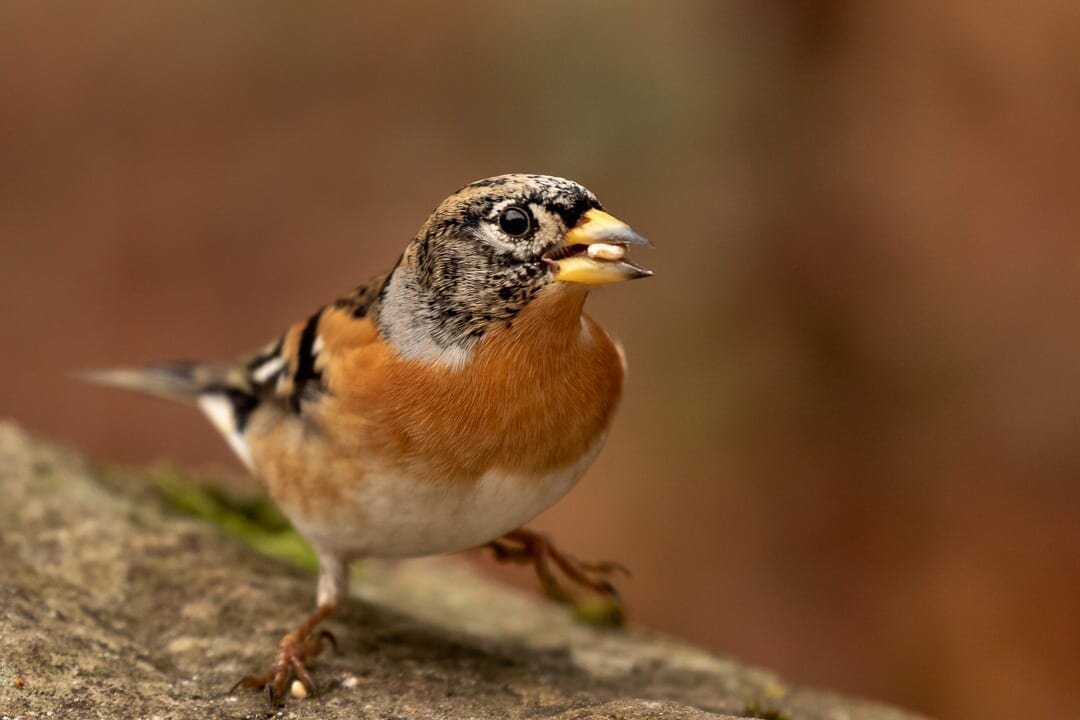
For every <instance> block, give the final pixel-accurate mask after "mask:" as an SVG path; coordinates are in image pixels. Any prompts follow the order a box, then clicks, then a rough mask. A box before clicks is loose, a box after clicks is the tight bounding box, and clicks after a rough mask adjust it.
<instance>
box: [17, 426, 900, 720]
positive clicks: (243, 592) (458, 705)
mask: <svg viewBox="0 0 1080 720" xmlns="http://www.w3.org/2000/svg"><path fill="white" fill-rule="evenodd" d="M0 497H2V501H0V716H6V717H17V718H23V717H26V718H30V717H49V716H51V717H58V718H120V717H123V718H144V717H145V718H181V717H183V718H191V717H199V718H250V717H266V716H267V715H269V714H271V713H270V712H269V711H268V710H267V707H266V704H265V701H264V700H263V698H262V697H261V696H259V695H257V694H255V693H251V692H249V691H245V692H241V693H239V694H237V695H228V694H227V690H228V688H229V686H230V685H231V684H232V683H233V682H234V681H235V680H237V679H238V678H239V677H241V676H242V675H244V674H246V673H248V672H251V671H254V670H262V669H263V668H264V667H265V665H266V663H267V662H268V661H269V659H270V656H271V654H272V651H273V647H274V643H275V642H276V641H277V639H278V637H279V636H280V635H281V634H282V633H283V632H285V631H286V630H288V629H289V628H290V626H291V625H293V624H294V623H295V622H296V621H298V620H299V619H300V618H301V617H302V615H303V614H304V613H306V612H307V611H308V609H309V604H310V603H311V600H312V595H313V587H314V583H313V576H311V575H310V574H309V573H307V572H304V571H301V570H298V569H296V568H294V567H292V566H290V565H287V564H285V563H282V562H280V561H277V560H273V559H270V558H267V557H265V556H262V555H260V554H257V553H255V552H254V551H252V550H251V549H249V548H248V547H247V546H245V545H243V544H241V543H239V542H237V541H235V540H232V539H230V538H228V537H226V536H225V535H223V534H222V533H221V532H220V531H219V530H218V529H217V528H215V527H213V526H210V525H207V524H205V523H202V522H199V521H196V520H193V519H189V518H184V517H180V516H177V515H176V514H175V513H173V512H170V510H169V508H168V506H167V505H166V504H165V503H164V502H163V501H162V499H161V497H160V495H159V494H158V493H157V492H156V491H155V490H154V489H153V487H152V485H151V484H150V483H149V482H147V481H146V479H145V478H142V477H140V476H138V475H130V476H127V477H122V478H117V477H116V476H114V475H112V474H109V473H103V472H99V471H96V470H95V469H94V468H93V467H92V466H90V464H89V463H87V462H86V461H85V460H83V459H81V458H79V457H77V456H75V455H73V454H72V453H70V452H67V451H63V450H59V449H57V448H55V447H52V446H50V445H48V444H46V443H42V442H40V441H37V440H35V439H33V438H31V437H30V436H28V435H27V434H26V433H24V432H23V431H22V430H20V429H19V428H17V427H16V426H15V425H14V424H11V423H7V424H0ZM354 596H355V598H356V599H354V600H353V601H351V602H350V603H349V604H348V606H347V607H346V608H345V610H344V611H343V612H342V613H341V614H340V615H338V616H337V617H336V618H334V619H333V620H332V621H331V622H329V623H328V627H329V629H331V630H332V631H333V632H334V634H335V635H336V636H337V638H338V640H339V643H340V646H341V652H340V654H336V655H335V654H332V653H326V654H324V655H322V656H320V657H319V658H318V659H317V660H316V662H315V664H314V668H313V669H314V672H315V674H316V680H317V682H318V684H319V686H320V689H321V695H320V697H319V698H317V699H307V700H302V701H300V700H292V699H290V700H289V702H288V703H287V705H286V706H285V707H284V708H281V709H278V710H277V711H275V712H274V714H276V715H278V716H280V717H290V718H291V717H296V718H331V719H333V718H411V717H418V718H419V717H424V718H428V717H430V718H555V719H558V720H592V719H600V718H605V719H606V718H658V719H660V718H663V719H670V720H699V719H703V718H715V717H727V716H732V715H735V716H745V715H752V714H754V713H756V714H758V715H761V716H765V717H777V716H778V715H777V713H782V715H780V716H782V717H785V718H790V719H791V720H802V719H805V720H903V719H907V718H914V717H915V716H914V715H911V714H909V713H905V712H902V711H899V710H894V709H891V708H888V707H885V706H882V705H878V704H874V703H869V702H865V701H861V700H852V699H848V698H842V697H838V696H834V695H830V694H825V693H819V692H816V691H810V690H804V689H799V688H794V687H791V686H789V685H787V684H786V683H785V682H784V681H782V680H781V679H780V678H778V677H776V676H775V675H774V674H772V673H770V672H768V671H764V670H760V669H756V668H752V667H748V666H745V665H742V664H739V663H737V662H735V661H733V660H730V659H725V658H723V657H719V656H716V655H713V654H710V653H706V652H703V651H701V650H698V649H695V648H693V647H690V646H688V645H685V644H683V643H679V642H675V641H673V640H670V639H667V638H664V637H661V636H658V635H656V634H653V633H650V632H647V631H644V630H641V629H637V628H629V629H624V630H619V631H612V630H601V629H596V628H590V627H586V626H583V625H581V624H579V623H577V622H575V621H574V620H573V618H572V617H571V615H570V613H568V612H567V611H566V610H565V609H563V608H560V607H557V606H554V605H550V604H547V603H544V602H542V601H540V600H537V599H534V598H532V597H530V596H527V595H524V594H522V593H519V592H517V591H512V590H509V589H505V588H502V587H500V586H498V585H495V584H494V583H492V582H490V581H488V580H485V579H483V578H481V577H479V576H477V575H476V574H474V573H473V572H472V571H470V570H469V569H468V568H467V567H466V566H464V565H462V564H461V563H459V562H455V561H453V560H452V559H451V560H446V559H444V560H430V561H417V562H410V563H402V564H400V565H397V566H389V565H376V564H372V563H368V564H365V565H364V566H363V572H362V573H361V577H360V578H359V579H358V580H357V581H356V582H355V583H354Z"/></svg>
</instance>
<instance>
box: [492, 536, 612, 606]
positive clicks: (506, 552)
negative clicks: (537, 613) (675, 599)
mask: <svg viewBox="0 0 1080 720" xmlns="http://www.w3.org/2000/svg"><path fill="white" fill-rule="evenodd" d="M488 547H490V548H491V549H492V551H493V552H494V553H495V559H496V560H498V561H499V562H513V563H518V564H526V563H532V565H533V568H534V569H535V570H536V576H537V578H539V579H540V585H541V587H542V588H543V589H544V593H545V594H546V595H547V596H548V597H550V598H552V599H554V600H558V601H560V602H565V603H571V604H577V598H575V596H574V594H573V593H571V592H570V591H568V590H567V589H566V588H565V587H564V586H563V584H562V583H560V582H559V579H558V577H557V576H556V574H555V569H556V568H557V569H558V570H559V571H560V572H561V573H562V574H563V575H564V576H565V577H566V579H567V580H569V581H571V582H572V583H574V584H575V585H578V586H580V587H584V588H586V589H588V590H591V591H592V592H594V593H596V594H599V595H602V596H605V597H607V598H609V599H611V600H613V601H615V602H618V599H619V593H618V591H616V590H615V586H614V585H612V584H611V581H610V580H608V577H609V576H611V575H612V574H614V573H622V574H624V575H627V576H629V575H630V571H629V570H627V569H626V567H624V566H623V565H621V564H620V563H617V562H612V561H610V560H603V561H600V562H582V561H581V560H578V559H577V558H574V557H573V556H571V555H568V554H566V553H564V552H562V551H561V550H559V549H558V548H556V547H555V546H554V545H553V544H552V542H551V540H550V539H549V538H548V537H547V536H546V535H542V534H540V533H537V532H533V531H532V530H526V529H525V528H521V529H518V530H514V531H513V532H510V533H507V534H506V535H503V536H502V537H501V538H499V539H498V540H493V541H492V542H490V543H489V544H488Z"/></svg>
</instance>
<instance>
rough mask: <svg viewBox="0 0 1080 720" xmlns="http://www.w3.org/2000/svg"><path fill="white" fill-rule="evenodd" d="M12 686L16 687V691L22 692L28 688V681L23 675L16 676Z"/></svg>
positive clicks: (12, 679)
mask: <svg viewBox="0 0 1080 720" xmlns="http://www.w3.org/2000/svg"><path fill="white" fill-rule="evenodd" d="M11 684H12V685H14V686H15V689H16V690H22V689H23V688H24V687H26V679H25V678H23V676H22V675H16V676H15V677H13V678H11Z"/></svg>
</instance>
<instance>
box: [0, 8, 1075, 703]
mask: <svg viewBox="0 0 1080 720" xmlns="http://www.w3.org/2000/svg"><path fill="white" fill-rule="evenodd" d="M386 5H387V4H379V5H372V6H370V7H366V6H362V5H361V4H359V3H347V2H340V3H321V4H309V3H293V2H287V1H286V0H260V2H230V3H220V2H213V1H212V0H196V1H194V2H193V1H190V0H185V1H184V2H180V1H179V0H156V1H155V2H145V3H93V4H91V3H63V4H61V3H44V2H21V1H9V2H5V3H3V4H2V5H0V68H2V69H0V308H2V310H3V313H4V328H5V332H4V342H3V354H2V356H0V378H2V380H0V413H2V414H3V415H12V416H14V417H16V418H17V419H18V420H20V421H22V422H23V423H25V424H27V425H28V426H30V427H31V428H34V429H36V430H38V431H40V432H43V433H46V434H49V435H51V436H55V437H58V438H61V439H63V440H65V441H67V442H69V443H71V444H73V445H76V446H79V447H82V448H86V449H88V450H89V451H90V452H91V453H92V454H93V455H94V456H95V457H97V458H99V459H102V460H109V461H122V462H128V463H142V462H150V461H154V460H156V459H159V458H173V459H176V460H177V461H179V462H182V463H183V464H186V465H188V466H206V465H219V466H221V467H223V468H227V469H228V472H230V473H232V474H235V475H236V476H237V477H241V476H242V473H241V471H240V469H239V465H238V464H237V463H236V462H234V461H233V460H232V459H231V458H230V457H229V455H228V452H227V451H226V449H225V446H224V444H223V443H222V442H221V441H220V440H219V439H218V438H217V437H216V436H215V435H214V433H213V431H212V430H211V429H210V426H209V425H208V424H206V423H205V422H204V421H203V420H202V419H201V418H199V417H197V416H196V414H195V413H193V412H191V411H190V410H186V409H183V408H178V407H173V406H169V405H166V404H163V403H160V404H159V403H156V402H154V401H150V400H143V399H140V398H135V397H130V396H127V395H123V394H109V393H107V392H106V391H102V390H98V389H93V388H87V387H81V386H79V385H78V384H76V383H74V382H72V381H69V380H68V379H67V378H66V377H65V373H66V372H68V371H70V370H73V369H77V368H85V367H95V366H108V365H115V364H126V363H139V362H152V361H157V360H163V359H173V358H188V357H206V358H221V359H224V358H228V357H231V356H233V355H236V354H238V353H241V352H244V351H247V350H248V349H250V348H253V347H255V346H257V345H260V344H261V343H263V342H265V341H267V340H268V339H270V338H272V337H274V336H275V335H276V334H277V333H278V332H279V331H280V330H281V329H282V328H283V327H284V324H285V323H286V322H288V321H292V320H294V319H297V318H301V317H304V316H305V315H306V314H307V313H308V312H309V311H310V310H311V309H313V308H314V307H316V306H317V305H319V304H321V303H323V302H325V301H327V300H329V299H331V298H332V297H334V296H335V295H336V293H338V292H339V291H341V290H344V289H346V288H348V287H350V286H352V285H353V284H355V283H356V282H359V281H361V280H363V279H366V278H367V277H368V276H369V275H371V274H374V273H376V272H379V271H382V270H384V269H385V268H387V267H389V265H390V264H391V263H392V262H393V261H394V260H395V258H396V257H397V254H398V253H399V252H400V249H401V248H402V247H403V245H404V243H405V242H406V241H407V240H408V239H409V238H410V237H411V236H412V234H413V233H414V232H415V230H416V228H417V227H418V226H419V224H420V223H421V222H422V220H423V219H424V218H425V216H426V214H427V213H428V211H429V210H430V209H431V208H432V207H433V206H434V205H435V204H436V203H437V202H438V201H439V200H441V199H442V198H443V197H444V196H445V195H447V194H448V193H449V192H451V191H453V190H455V189H456V188H458V187H459V186H461V185H463V184H464V183H466V182H468V181H471V180H474V179H477V178H480V177H484V176H487V175H493V174H497V173H502V172H507V171H529V172H544V173H552V174H558V175H565V176H568V177H571V178H575V179H577V180H580V181H581V182H583V183H585V184H586V185H588V186H589V187H590V188H592V189H593V190H595V191H596V192H597V193H598V194H599V195H600V197H601V199H602V200H603V201H604V202H605V204H606V205H607V206H608V208H609V209H611V210H612V211H613V212H615V213H616V214H617V215H619V216H621V217H624V218H625V219H627V220H629V221H630V222H632V223H633V224H634V226H635V227H637V228H638V229H640V230H641V231H642V232H644V233H645V234H646V235H648V236H649V237H651V238H653V239H654V241H655V243H656V245H657V249H656V250H655V251H654V252H652V253H650V254H649V255H648V257H644V256H642V257H641V259H642V260H644V262H645V263H646V264H648V265H651V266H652V267H653V268H654V269H655V270H656V277H655V278H654V279H652V280H649V281H645V282H641V283H634V284H633V285H628V286H620V287H617V288H612V289H610V290H608V291H605V292H601V293H598V294H597V295H596V296H595V297H594V298H593V299H592V300H591V301H590V307H591V311H592V313H593V314H594V316H596V317H598V318H599V319H600V320H601V322H603V323H604V324H605V325H606V326H607V327H608V328H609V329H610V330H612V331H613V332H614V333H615V334H616V335H617V336H619V337H621V338H622V340H623V341H624V343H625V345H626V348H627V350H628V353H629V356H630V360H631V366H632V373H631V378H630V384H629V389H628V394H627V397H626V400H625V403H624V405H623V408H622V411H621V415H620V418H619V421H618V423H617V426H616V428H615V430H614V433H613V435H612V437H611V439H610V442H609V445H608V448H607V449H606V451H605V452H604V453H603V454H602V456H601V458H600V460H599V462H598V463H597V465H596V466H595V468H594V469H593V470H592V471H591V472H590V473H589V475H588V476H587V477H586V480H585V481H584V482H583V483H582V484H581V485H580V486H579V488H578V489H577V490H575V491H574V492H573V493H572V494H571V495H570V497H569V498H567V499H566V500H565V501H564V502H563V503H561V504H560V505H559V506H558V507H556V508H555V509H554V510H552V511H551V512H549V513H548V514H546V515H545V516H543V517H542V518H541V519H540V520H539V521H538V523H537V524H538V525H539V526H541V527H543V528H546V529H549V530H551V531H553V532H554V533H555V534H556V535H557V537H558V538H559V540H560V541H561V543H562V544H563V545H564V546H565V547H567V548H569V549H571V550H572V551H573V552H575V553H577V554H579V555H581V556H586V557H611V558H618V559H620V560H623V561H625V562H626V563H627V564H629V565H630V566H631V567H632V568H633V570H634V572H635V577H634V579H633V580H632V581H630V582H627V583H624V587H625V592H626V595H627V597H628V600H629V603H630V605H631V607H632V610H633V613H634V615H635V616H636V617H637V618H638V619H639V620H641V621H643V622H645V623H647V624H650V625H653V626H656V627H659V628H663V629H665V630H667V631H670V632H672V633H674V634H677V635H680V636H684V637H687V638H691V639H693V640H695V641H697V642H700V643H703V644H705V645H707V646H709V647H711V648H714V649H717V650H719V651H721V652H724V653H729V654H732V655H736V656H739V657H741V658H745V659H747V660H750V661H753V662H756V663H760V664H763V665H767V666H769V667H772V668H775V669H777V670H779V671H781V672H783V673H784V674H785V675H787V676H789V677H790V678H791V679H793V680H796V681H799V682H806V683H815V684H821V685H825V686H829V687H832V688H835V689H838V690H843V691H848V692H857V693H862V694H866V695H871V696H875V697H878V698H882V699H886V700H890V701H893V702H897V703H901V704H904V705H907V706H910V707H913V708H916V709H921V710H924V711H926V712H929V713H932V714H935V715H939V716H944V717H978V718H1013V717H1039V716H1042V717H1065V716H1072V717H1076V714H1075V713H1077V712H1080V700H1078V699H1077V694H1076V691H1077V689H1078V688H1080V620H1078V610H1080V481H1078V480H1080V442H1078V441H1080V325H1078V315H1080V242H1078V237H1077V236H1078V231H1080V136H1078V133H1080V43H1078V42H1077V38H1078V37H1080V5H1078V4H1077V3H1076V2H1074V1H1073V0H1061V1H1057V2H1055V1H1054V0H1033V1H1032V2H1028V3H1019V2H1013V3H1009V2H983V1H977V0H945V1H941V2H933V1H931V0H914V1H913V2H907V3H900V2H893V3H886V2H856V1H855V0H846V1H845V0H832V1H827V0H821V1H818V2H806V3H798V2H780V1H778V0H774V1H772V2H757V1H753V0H745V1H735V0H729V1H726V2H713V1H711V0H700V1H698V2H676V3H645V2H637V3H633V2H615V1H614V0H613V1H611V2H588V3H581V2H570V1H568V0H565V1H559V2H547V3H524V2H520V3H505V2H489V3H479V2H457V3H435V2H430V3H423V2H411V3H401V4H396V5H394V6H393V7H387V6H386ZM511 574H512V576H513V578H514V579H515V580H516V581H519V582H522V583H529V582H530V579H529V578H528V576H527V575H525V574H524V573H517V572H514V573H511Z"/></svg>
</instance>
